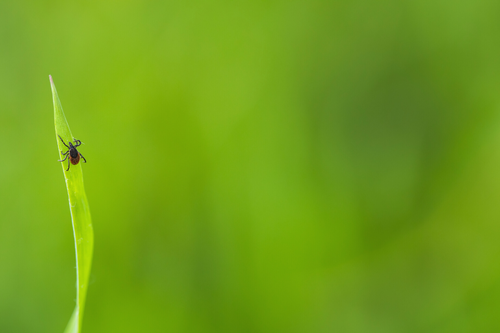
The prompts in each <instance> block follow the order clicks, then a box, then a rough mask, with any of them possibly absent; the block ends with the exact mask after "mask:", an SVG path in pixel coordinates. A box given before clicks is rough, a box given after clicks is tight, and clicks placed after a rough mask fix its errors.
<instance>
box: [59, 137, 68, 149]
mask: <svg viewBox="0 0 500 333" xmlns="http://www.w3.org/2000/svg"><path fill="white" fill-rule="evenodd" d="M57 136H58V137H59V139H61V141H62V143H63V145H65V146H66V147H67V148H68V149H69V147H68V145H67V144H66V143H64V140H63V139H62V138H61V136H60V135H59V134H58V135H57Z"/></svg>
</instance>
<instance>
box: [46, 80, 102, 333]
mask: <svg viewBox="0 0 500 333" xmlns="http://www.w3.org/2000/svg"><path fill="white" fill-rule="evenodd" d="M50 84H51V87H52V98H53V102H54V123H55V129H56V141H57V147H58V149H59V150H60V151H62V152H64V151H66V150H67V147H66V146H65V145H64V144H63V143H62V142H61V140H60V139H59V136H60V137H61V138H62V139H63V140H64V141H65V142H66V143H67V142H69V141H72V140H73V139H74V137H73V135H72V134H71V130H70V128H69V125H68V121H67V120H66V117H65V116H64V112H63V109H62V106H61V102H60V100H59V96H58V95H57V90H56V87H55V85H54V82H53V81H52V77H50ZM62 169H63V174H64V179H65V180H66V188H67V190H68V197H69V208H70V211H71V219H72V223H73V235H74V237H75V250H76V271H77V274H76V285H77V290H76V295H77V302H76V307H75V310H74V312H73V315H72V316H71V319H70V321H69V323H68V325H67V327H66V330H65V333H78V332H80V330H81V325H82V319H83V310H84V307H85V296H86V294H87V286H88V279H89V274H90V267H91V264H92V251H93V247H94V232H93V229H92V221H91V218H90V210H89V204H88V202H87V196H86V194H85V189H84V186H83V174H82V165H81V163H80V164H77V165H71V168H70V169H69V170H68V171H66V163H62Z"/></svg>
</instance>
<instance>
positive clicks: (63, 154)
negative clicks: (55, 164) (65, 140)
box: [61, 150, 69, 155]
mask: <svg viewBox="0 0 500 333" xmlns="http://www.w3.org/2000/svg"><path fill="white" fill-rule="evenodd" d="M67 153H69V150H68V151H67V152H65V153H63V151H62V150H61V155H66V154H67Z"/></svg>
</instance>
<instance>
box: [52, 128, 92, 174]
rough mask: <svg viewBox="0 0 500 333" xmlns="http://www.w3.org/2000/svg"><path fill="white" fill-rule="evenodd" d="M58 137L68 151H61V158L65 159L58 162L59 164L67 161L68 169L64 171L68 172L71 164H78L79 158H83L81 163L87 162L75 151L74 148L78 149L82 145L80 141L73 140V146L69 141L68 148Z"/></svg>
mask: <svg viewBox="0 0 500 333" xmlns="http://www.w3.org/2000/svg"><path fill="white" fill-rule="evenodd" d="M58 137H59V139H61V141H62V143H63V145H65V146H66V147H67V148H68V151H67V152H65V153H63V152H62V151H61V154H62V155H63V156H66V157H64V159H62V160H58V161H59V162H64V161H65V160H66V159H68V168H67V169H66V171H68V170H69V167H70V165H71V164H73V165H77V164H78V163H79V162H80V157H81V158H83V162H85V163H87V160H86V159H85V157H83V155H82V154H80V152H79V151H78V150H77V149H76V147H78V146H80V145H81V144H82V142H81V141H80V140H76V139H75V140H74V141H73V142H74V143H75V144H73V143H71V141H69V142H68V144H69V146H68V145H67V144H66V143H65V142H64V140H63V139H62V138H61V137H60V136H59V135H58ZM70 163H71V164H70Z"/></svg>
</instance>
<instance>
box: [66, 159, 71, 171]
mask: <svg viewBox="0 0 500 333" xmlns="http://www.w3.org/2000/svg"><path fill="white" fill-rule="evenodd" d="M69 166H70V164H69V158H68V168H67V169H66V171H69Z"/></svg>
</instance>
